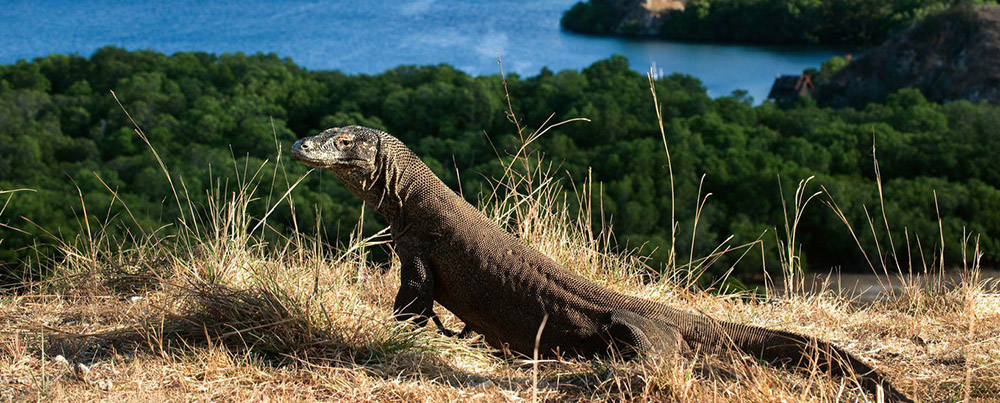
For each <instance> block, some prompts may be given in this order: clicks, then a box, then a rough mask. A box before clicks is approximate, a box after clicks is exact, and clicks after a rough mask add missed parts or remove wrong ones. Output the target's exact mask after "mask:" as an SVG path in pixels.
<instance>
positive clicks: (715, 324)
mask: <svg viewBox="0 0 1000 403" xmlns="http://www.w3.org/2000/svg"><path fill="white" fill-rule="evenodd" d="M292 155H293V156H294V158H295V159H297V160H299V161H300V162H302V163H304V164H306V165H309V166H313V167H318V168H325V169H327V170H330V171H332V172H333V173H334V174H335V175H336V176H337V177H338V178H340V180H341V181H343V182H344V185H346V186H347V188H348V189H350V190H351V192H353V193H354V194H356V195H357V196H358V197H360V198H361V199H363V200H364V201H365V202H366V203H367V204H369V205H371V206H374V208H375V210H376V211H377V212H378V213H379V214H381V215H383V216H384V217H385V218H386V220H388V222H389V223H390V225H391V228H392V239H393V241H394V242H395V244H396V248H395V250H396V253H397V255H398V256H399V260H400V264H401V272H400V286H399V292H398V293H397V294H396V298H395V302H394V310H395V313H396V317H397V318H400V319H405V320H414V321H415V322H416V323H417V324H419V325H421V326H424V325H426V323H427V320H428V319H433V320H434V321H435V323H437V324H438V326H439V327H440V321H439V319H438V318H437V317H435V316H434V311H433V306H434V301H437V302H438V303H440V304H441V305H442V306H444V307H445V308H447V309H448V310H449V311H451V312H452V313H454V314H455V316H457V317H458V318H459V319H461V320H462V321H463V322H465V324H466V330H471V331H474V332H476V333H479V334H481V335H482V336H483V337H484V338H485V341H486V342H487V343H488V344H490V345H492V346H496V347H507V348H509V349H510V350H511V351H514V352H518V353H521V354H525V355H530V354H532V352H533V351H534V349H535V338H536V334H537V332H538V330H539V327H540V324H541V323H542V321H543V318H545V317H546V315H547V317H548V318H547V320H546V325H545V326H544V328H543V331H542V334H541V338H540V339H539V341H538V349H539V352H541V353H543V354H546V353H550V352H556V353H558V352H563V353H569V354H575V355H580V356H594V355H603V354H608V353H611V351H612V349H617V350H618V351H619V352H623V354H626V353H629V352H630V355H635V354H637V353H644V352H650V353H656V354H676V353H678V352H680V351H681V350H682V349H683V348H686V347H688V346H689V345H690V344H697V345H698V346H699V347H700V348H702V349H703V350H715V351H719V350H720V347H721V348H724V347H726V346H736V347H738V348H739V349H740V350H742V351H743V352H744V353H746V354H749V355H752V356H755V357H759V358H762V359H764V360H767V361H769V362H772V363H776V364H790V365H798V366H805V365H807V363H809V362H810V361H811V360H813V359H814V360H815V362H817V363H818V364H819V366H820V368H822V369H824V370H826V371H828V372H829V373H831V374H833V375H854V376H857V379H858V380H859V381H860V383H861V385H862V386H863V387H864V388H865V389H866V390H867V391H869V392H872V393H875V391H876V390H877V388H878V387H879V386H881V387H882V388H883V391H884V393H885V396H886V397H887V398H889V400H890V401H903V402H905V401H910V400H909V399H908V398H907V397H906V396H905V395H904V394H902V393H900V392H899V391H897V390H896V389H895V388H893V387H892V386H891V385H890V384H889V382H888V381H887V380H886V379H885V378H884V377H883V376H882V375H880V374H879V373H877V372H875V371H874V370H873V369H872V368H871V367H870V366H868V365H866V364H865V363H863V362H861V361H860V360H858V359H857V358H855V357H854V356H853V355H851V354H848V353H847V352H845V351H843V350H841V349H840V348H837V347H835V346H833V345H831V344H829V343H826V342H824V341H821V340H818V339H816V338H814V337H807V336H801V335H798V334H794V333H789V332H784V331H777V330H769V329H764V328H760V327H754V326H747V325H742V324H737V323H730V322H722V321H717V320H713V319H710V318H707V317H704V316H701V315H695V314H691V313H687V312H684V311H682V310H678V309H674V308H670V307H667V306H666V305H663V304H661V303H657V302H652V301H647V300H644V299H640V298H636V297H632V296H629V295H624V294H620V293H617V292H614V291H611V290H608V289H606V288H603V287H601V286H599V285H597V284H595V283H593V282H591V281H589V280H586V279H584V278H583V277H581V276H579V275H577V274H575V273H573V272H571V271H569V270H567V269H566V268H564V267H563V266H561V265H559V264H558V263H556V262H555V261H553V260H552V259H551V258H549V257H547V256H545V255H543V254H542V253H541V252H539V251H537V250H535V249H534V248H532V247H530V246H528V245H527V244H525V243H524V242H523V241H521V240H519V239H518V238H516V237H514V236H513V235H511V234H510V233H508V232H507V231H505V230H504V229H502V228H501V227H500V226H499V225H497V224H496V223H494V222H493V221H491V220H490V219H488V218H487V217H486V216H485V215H484V214H483V213H482V212H480V211H479V210H478V209H476V208H475V207H473V206H472V205H470V204H469V203H467V202H466V201H465V200H464V199H463V198H462V197H460V196H459V195H457V194H455V192H453V191H452V190H451V189H449V188H448V187H447V186H446V185H445V184H444V183H443V182H441V180H440V179H438V177H437V176H436V175H434V173H432V172H431V170H430V169H429V168H428V167H427V165H425V164H424V163H423V162H421V161H420V159H419V158H418V157H417V156H416V155H415V154H414V153H413V152H412V151H410V149H409V148H407V147H406V146H405V145H404V144H403V143H402V142H401V141H399V140H398V139H396V138H395V137H393V136H391V135H389V134H386V133H383V132H381V131H377V130H374V129H369V128H365V127H360V126H348V127H342V128H332V129H328V130H326V131H324V132H322V133H320V134H318V135H316V136H313V137H308V138H304V139H301V140H299V141H297V142H295V144H294V145H293V146H292ZM442 330H444V328H443V327H442Z"/></svg>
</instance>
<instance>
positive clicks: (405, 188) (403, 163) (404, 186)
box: [334, 135, 478, 225]
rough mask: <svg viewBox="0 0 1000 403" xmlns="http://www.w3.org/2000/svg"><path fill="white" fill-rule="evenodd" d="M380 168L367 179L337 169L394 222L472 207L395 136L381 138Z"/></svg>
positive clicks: (354, 190) (367, 200)
mask: <svg viewBox="0 0 1000 403" xmlns="http://www.w3.org/2000/svg"><path fill="white" fill-rule="evenodd" d="M380 141H381V144H380V146H379V154H378V156H377V157H376V169H375V170H374V171H373V173H372V175H371V176H369V177H365V178H355V177H354V176H355V175H357V174H356V173H354V172H350V171H340V172H337V171H335V172H334V173H335V174H336V175H337V176H338V177H340V179H341V180H342V182H344V184H345V185H346V186H347V187H348V189H349V190H351V192H352V193H354V194H355V195H357V196H358V197H360V198H361V199H362V200H364V201H365V203H367V204H368V205H370V206H372V207H373V208H375V211H376V212H378V213H379V214H380V215H382V216H383V217H385V218H386V220H388V221H389V222H390V223H392V224H394V225H395V224H398V223H399V220H400V219H401V218H404V217H410V216H414V215H419V216H420V217H421V218H424V219H428V218H431V217H432V216H434V215H447V214H450V213H453V212H454V211H453V209H454V208H456V207H457V208H463V209H464V208H469V209H472V210H476V211H477V212H478V210H477V209H475V208H473V207H472V206H471V205H469V204H468V203H466V202H465V200H463V199H461V197H459V196H458V195H457V194H455V192H454V191H452V190H451V188H449V187H448V186H447V185H445V184H444V182H442V181H441V179H439V178H438V176H437V175H435V174H434V173H433V172H432V171H431V170H430V168H429V167H428V166H427V164H424V162H423V161H421V160H420V158H419V157H417V155H416V154H414V153H413V152H412V151H410V149H409V148H408V147H406V146H405V145H404V144H403V143H402V142H400V141H399V140H397V139H396V138H395V137H392V136H388V135H382V136H381V137H380Z"/></svg>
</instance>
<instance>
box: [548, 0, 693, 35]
mask: <svg viewBox="0 0 1000 403" xmlns="http://www.w3.org/2000/svg"><path fill="white" fill-rule="evenodd" d="M687 2H688V0H590V2H589V3H586V4H585V3H583V2H581V3H578V4H577V5H576V6H574V7H573V8H571V9H570V10H569V11H567V12H566V15H564V16H563V22H562V23H563V25H564V26H566V27H568V28H570V29H571V30H574V31H577V32H583V33H592V34H616V35H656V34H658V33H659V32H660V27H661V26H662V25H663V21H664V19H665V18H664V17H665V16H667V15H668V14H669V13H670V12H672V11H681V10H684V5H685V4H686V3H687Z"/></svg>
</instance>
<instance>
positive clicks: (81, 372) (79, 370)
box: [74, 363, 90, 379]
mask: <svg viewBox="0 0 1000 403" xmlns="http://www.w3.org/2000/svg"><path fill="white" fill-rule="evenodd" d="M74 369H75V370H76V376H78V377H80V378H81V379H87V375H89V374H90V368H88V367H87V366H86V365H83V364H81V363H77V364H76V367H75V368H74Z"/></svg>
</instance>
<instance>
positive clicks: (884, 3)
mask: <svg viewBox="0 0 1000 403" xmlns="http://www.w3.org/2000/svg"><path fill="white" fill-rule="evenodd" d="M975 4H996V1H995V0H925V1H912V0H824V1H808V0H587V1H581V2H579V3H577V4H576V5H574V6H573V7H572V8H570V9H569V10H567V11H566V13H565V14H563V17H562V26H563V28H565V29H567V30H569V31H573V32H578V33H584V34H592V35H620V36H641V37H659V38H664V39H672V40H686V41H710V42H738V43H767V44H843V45H875V44H879V43H882V42H883V41H885V40H886V39H888V38H889V36H890V35H891V34H892V33H895V32H899V31H901V30H904V29H906V28H908V27H910V26H911V25H912V24H913V23H914V22H917V21H920V20H922V19H923V18H925V17H927V16H928V15H931V14H934V13H937V12H940V11H944V10H947V9H948V8H951V7H955V6H962V5H975Z"/></svg>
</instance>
